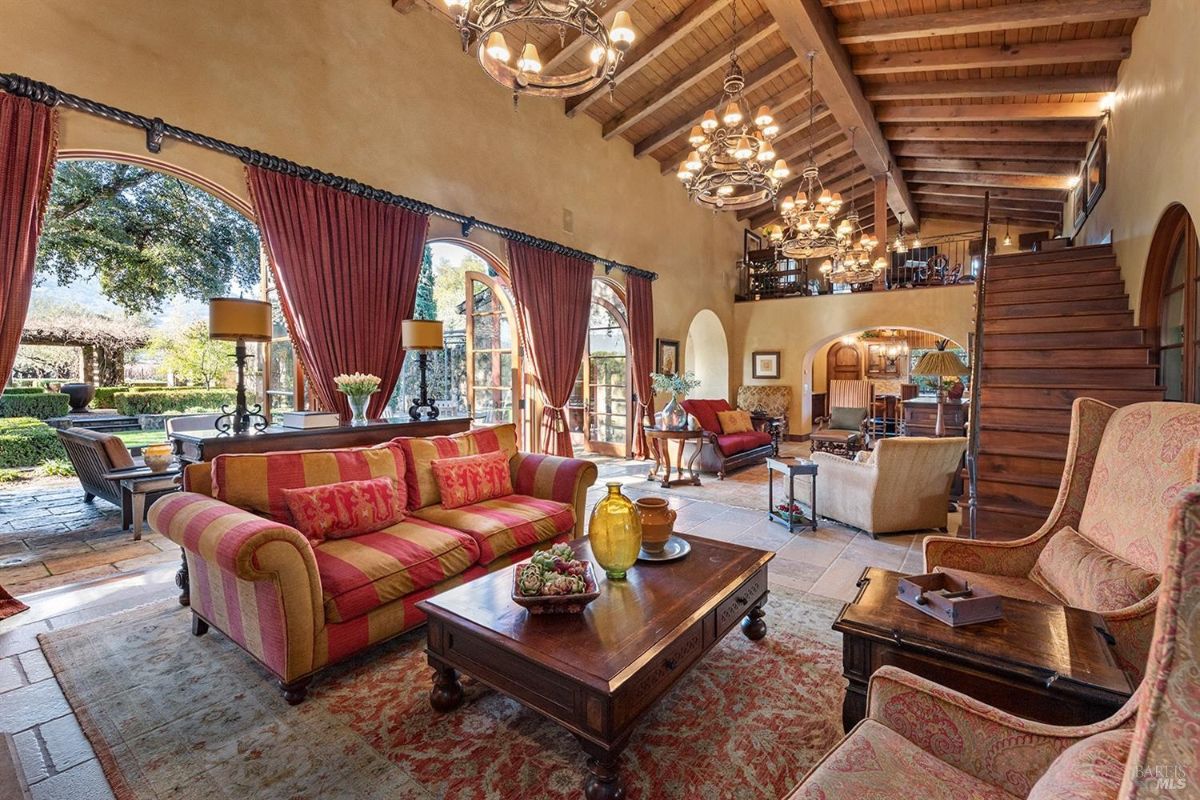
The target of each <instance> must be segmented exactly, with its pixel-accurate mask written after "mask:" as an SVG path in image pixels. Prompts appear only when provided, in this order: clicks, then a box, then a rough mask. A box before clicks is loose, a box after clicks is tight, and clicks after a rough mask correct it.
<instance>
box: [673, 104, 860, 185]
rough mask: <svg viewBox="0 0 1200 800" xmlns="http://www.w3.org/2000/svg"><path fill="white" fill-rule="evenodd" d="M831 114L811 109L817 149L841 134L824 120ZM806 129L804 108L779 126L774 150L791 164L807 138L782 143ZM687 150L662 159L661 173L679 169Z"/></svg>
mask: <svg viewBox="0 0 1200 800" xmlns="http://www.w3.org/2000/svg"><path fill="white" fill-rule="evenodd" d="M771 107H772V108H775V106H774V105H772V106H771ZM832 116H833V115H832V114H831V113H830V111H829V109H828V108H826V107H825V106H823V105H820V106H817V108H816V109H815V110H814V111H813V131H812V137H813V147H814V148H818V149H819V148H820V147H821V146H822V145H823V144H825V143H826V142H828V141H829V140H830V139H831V138H832V137H834V136H838V135H840V134H841V132H842V129H841V128H839V127H838V124H837V122H835V121H829V122H826V120H830V118H831V117H832ZM807 130H808V109H805V110H804V111H803V112H801V113H798V114H796V115H795V116H794V117H792V118H791V119H789V120H788V121H787V122H784V123H782V124H781V126H780V128H779V134H778V135H777V136H776V137H775V140H774V144H775V152H776V153H777V154H778V157H779V158H782V159H784V160H786V161H787V162H788V163H789V164H791V163H792V159H793V158H794V157H795V154H796V153H807V152H808V150H807V143H808V138H809V137H808V136H807V135H806V136H805V137H804V139H803V140H801V141H800V142H792V143H791V144H788V145H785V144H784V142H785V141H787V140H788V139H789V138H791V137H793V136H796V135H797V134H799V133H802V132H805V131H807ZM689 152H691V147H690V146H688V147H685V148H683V149H682V150H679V151H677V152H676V153H675V155H674V156H672V157H671V158H668V159H665V160H663V162H662V174H663V175H674V174H675V172H676V170H678V169H679V162H681V161H683V159H685V158H686V157H687V155H688V153H689Z"/></svg>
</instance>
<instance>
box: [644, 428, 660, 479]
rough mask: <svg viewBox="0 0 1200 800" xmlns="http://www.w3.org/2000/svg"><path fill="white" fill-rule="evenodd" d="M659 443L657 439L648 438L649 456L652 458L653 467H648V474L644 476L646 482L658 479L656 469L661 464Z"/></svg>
mask: <svg viewBox="0 0 1200 800" xmlns="http://www.w3.org/2000/svg"><path fill="white" fill-rule="evenodd" d="M660 446H661V443H660V442H659V440H658V439H656V438H654V437H650V454H651V455H652V456H654V465H653V466H651V467H650V472H649V474H647V475H646V480H648V481H652V480H655V479H656V478H657V477H658V467H659V464H660V463H661V462H662V456H661V454H660V452H659V448H660Z"/></svg>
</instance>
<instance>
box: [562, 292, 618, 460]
mask: <svg viewBox="0 0 1200 800" xmlns="http://www.w3.org/2000/svg"><path fill="white" fill-rule="evenodd" d="M592 286H593V289H592V310H591V317H590V321H589V323H588V339H587V351H586V352H585V353H584V358H583V364H582V365H581V367H580V370H579V376H578V377H577V378H576V380H575V389H574V391H573V392H572V394H571V402H570V403H569V405H568V407H567V424H568V426H569V427H570V430H571V439H572V442H573V443H574V444H575V447H577V448H582V449H584V450H586V451H587V452H590V453H603V454H605V455H612V456H624V455H625V454H626V451H627V450H628V446H629V433H630V430H629V384H630V379H629V327H628V324H627V322H626V319H625V313H624V303H623V302H622V301H621V298H620V297H618V296H617V293H616V292H615V291H613V289H612V287H611V286H609V285H608V284H607V283H605V282H603V281H599V280H598V281H596V282H595V283H593V284H592Z"/></svg>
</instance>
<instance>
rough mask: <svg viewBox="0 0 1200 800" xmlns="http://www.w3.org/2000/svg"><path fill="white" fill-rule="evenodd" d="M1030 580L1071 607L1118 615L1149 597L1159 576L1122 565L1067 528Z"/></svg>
mask: <svg viewBox="0 0 1200 800" xmlns="http://www.w3.org/2000/svg"><path fill="white" fill-rule="evenodd" d="M1029 577H1030V579H1032V580H1033V582H1034V583H1036V584H1038V585H1039V586H1041V587H1042V588H1043V589H1046V590H1047V591H1049V592H1051V593H1053V594H1054V595H1055V596H1056V597H1058V598H1060V599H1062V600H1063V601H1064V602H1065V603H1066V604H1067V605H1069V606H1075V607H1076V608H1086V609H1088V610H1089V611H1117V610H1118V609H1122V608H1127V607H1128V606H1131V605H1133V604H1134V603H1137V602H1138V601H1139V600H1142V599H1143V598H1145V597H1147V596H1148V595H1149V594H1150V593H1151V592H1153V591H1154V590H1155V589H1156V588H1157V587H1158V582H1159V576H1158V575H1155V574H1153V573H1150V572H1146V571H1145V570H1143V569H1141V568H1140V567H1137V566H1135V565H1133V564H1130V563H1129V562H1127V561H1122V560H1121V559H1120V558H1117V557H1116V556H1114V555H1113V554H1111V553H1109V552H1107V551H1106V550H1102V549H1100V548H1099V547H1097V546H1096V545H1094V544H1092V543H1091V542H1090V541H1088V540H1087V539H1086V538H1084V537H1083V535H1082V534H1080V533H1079V532H1078V531H1077V530H1075V529H1074V528H1072V527H1071V526H1069V525H1068V526H1067V527H1065V528H1063V529H1062V530H1060V531H1059V532H1058V533H1056V534H1054V535H1053V536H1051V537H1050V541H1049V542H1047V543H1046V546H1045V547H1044V548H1042V552H1041V553H1040V554H1039V555H1038V560H1037V563H1036V564H1034V565H1033V569H1032V570H1031V571H1030V573H1029Z"/></svg>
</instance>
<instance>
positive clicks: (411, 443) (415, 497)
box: [392, 422, 517, 511]
mask: <svg viewBox="0 0 1200 800" xmlns="http://www.w3.org/2000/svg"><path fill="white" fill-rule="evenodd" d="M392 441H393V442H394V443H396V444H398V445H400V446H401V447H403V448H404V454H405V458H406V459H407V481H408V510H409V511H416V510H417V509H418V508H425V506H431V505H433V504H434V503H440V502H441V500H442V493H441V491H440V490H439V489H438V484H437V479H436V478H435V477H434V475H433V466H432V465H433V462H434V461H436V460H438V459H447V458H457V457H459V456H471V455H475V454H476V453H492V452H496V451H499V452H501V453H504V454H505V456H506V457H507V458H510V459H511V458H512V457H513V456H515V455H516V454H517V426H516V425H514V424H512V423H511V422H509V423H506V424H503V425H493V426H489V427H484V428H473V429H472V430H469V431H463V432H462V433H456V434H453V435H451V436H426V437H422V438H410V437H401V438H399V439H393V440H392Z"/></svg>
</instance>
